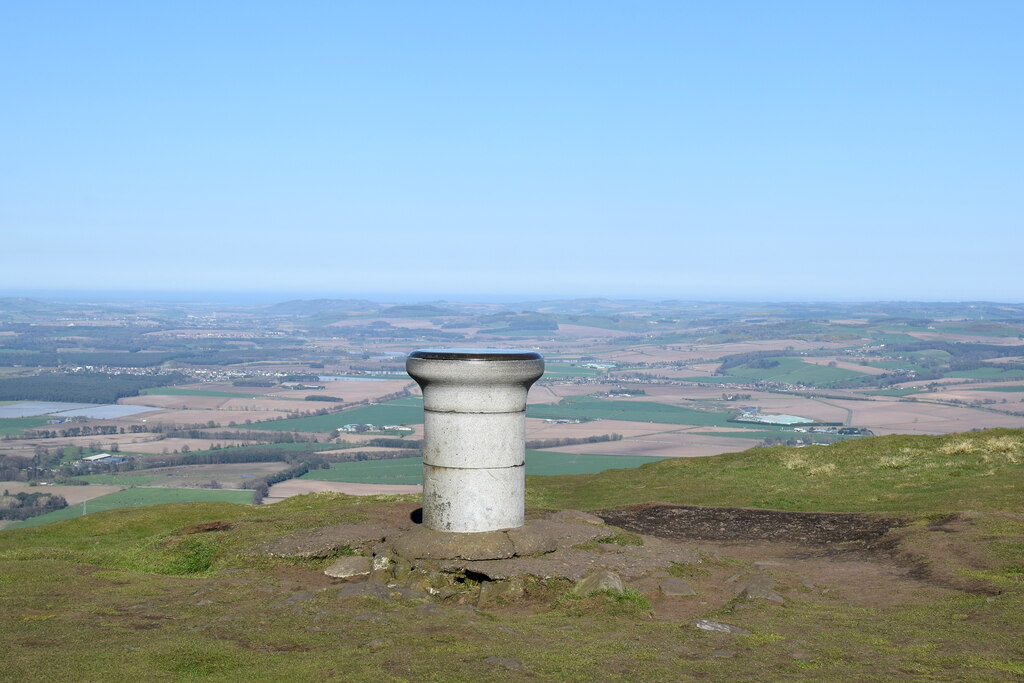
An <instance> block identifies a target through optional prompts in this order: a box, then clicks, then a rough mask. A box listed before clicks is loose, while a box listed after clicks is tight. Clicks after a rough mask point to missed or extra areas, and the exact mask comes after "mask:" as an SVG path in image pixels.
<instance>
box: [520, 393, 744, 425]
mask: <svg viewBox="0 0 1024 683" xmlns="http://www.w3.org/2000/svg"><path fill="white" fill-rule="evenodd" d="M734 415H735V414H734V413H712V412H710V411H706V410H694V409H692V408H683V407H681V406H673V405H668V404H667V403H655V402H653V401H629V400H625V401H615V400H605V399H600V398H594V397H592V396H580V397H578V398H571V399H566V402H565V403H563V404H557V405H551V404H542V405H541V404H538V405H532V406H528V407H527V409H526V416H527V417H537V418H545V419H591V420H626V421H627V422H657V423H660V424H674V425H700V426H703V427H735V426H736V425H735V424H733V423H731V422H729V418H731V417H734Z"/></svg>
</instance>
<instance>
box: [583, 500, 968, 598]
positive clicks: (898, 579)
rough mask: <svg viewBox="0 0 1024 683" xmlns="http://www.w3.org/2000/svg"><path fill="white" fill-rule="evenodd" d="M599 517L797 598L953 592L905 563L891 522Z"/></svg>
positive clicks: (751, 515)
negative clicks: (727, 560)
mask: <svg viewBox="0 0 1024 683" xmlns="http://www.w3.org/2000/svg"><path fill="white" fill-rule="evenodd" d="M597 514H599V515H600V516H601V517H602V518H603V519H604V520H605V521H606V522H607V523H609V524H614V525H615V526H619V527H621V528H623V529H626V530H628V531H632V532H634V533H642V534H647V535H651V536H656V537H658V538H665V539H672V540H677V541H683V542H689V543H695V544H697V547H698V548H700V550H702V551H703V552H705V553H708V554H710V555H712V556H717V555H720V556H728V557H732V558H736V559H739V560H744V561H746V562H749V563H752V564H753V566H754V567H756V568H757V569H758V570H760V571H763V572H767V573H769V574H770V575H771V576H772V578H773V579H774V580H776V581H777V582H778V584H779V586H780V587H782V588H788V589H789V592H790V593H791V594H793V593H795V594H798V595H799V596H800V597H801V599H809V600H828V599H834V598H836V597H838V598H841V599H842V600H844V601H846V602H848V603H850V604H853V605H858V606H861V607H882V606H887V605H896V604H904V603H908V602H927V601H931V600H935V599H938V598H941V597H945V596H948V595H951V594H953V592H954V590H956V588H955V587H952V586H949V585H948V583H946V582H945V581H944V580H941V579H936V578H935V577H931V576H929V575H927V573H925V572H922V571H921V567H920V565H919V563H918V562H917V561H916V560H909V561H908V556H907V555H906V554H905V553H903V552H902V550H901V549H900V548H899V547H898V542H895V541H894V537H897V538H898V534H899V533H900V532H901V527H902V525H903V523H904V522H903V521H902V520H899V519H895V518H886V517H879V516H870V515H850V514H833V513H800V512H782V511H776V510H751V509H743V508H706V507H699V506H681V505H665V504H659V503H647V504H643V505H635V506H631V507H628V508H621V509H617V510H605V511H601V512H598V513H597ZM728 581H729V580H728V579H727V580H726V582H728Z"/></svg>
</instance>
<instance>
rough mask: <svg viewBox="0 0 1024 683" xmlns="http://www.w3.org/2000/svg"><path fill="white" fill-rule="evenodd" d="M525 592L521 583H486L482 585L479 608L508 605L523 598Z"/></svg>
mask: <svg viewBox="0 0 1024 683" xmlns="http://www.w3.org/2000/svg"><path fill="white" fill-rule="evenodd" d="M524 593H525V590H524V588H523V584H522V583H521V582H519V581H515V580H512V581H485V582H484V583H482V584H481V585H480V597H479V598H478V600H477V607H480V608H485V607H491V606H494V605H507V604H509V603H512V602H515V601H516V600H519V599H520V598H522V597H523V594H524Z"/></svg>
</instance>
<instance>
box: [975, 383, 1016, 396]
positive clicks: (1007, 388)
mask: <svg viewBox="0 0 1024 683" xmlns="http://www.w3.org/2000/svg"><path fill="white" fill-rule="evenodd" d="M978 391H1005V392H1007V393H1014V394H1017V393H1021V392H1024V384H1018V385H1016V386H1012V387H985V388H984V389H978Z"/></svg>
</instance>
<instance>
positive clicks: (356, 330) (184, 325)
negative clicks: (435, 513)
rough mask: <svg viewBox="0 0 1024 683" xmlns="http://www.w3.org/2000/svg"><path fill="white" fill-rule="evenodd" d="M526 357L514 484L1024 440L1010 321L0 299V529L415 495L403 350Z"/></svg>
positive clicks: (613, 307) (1019, 347)
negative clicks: (888, 442) (532, 378)
mask: <svg viewBox="0 0 1024 683" xmlns="http://www.w3.org/2000/svg"><path fill="white" fill-rule="evenodd" d="M434 347H441V348H449V347H474V348H480V347H499V348H519V349H528V350H532V351H537V352H539V353H541V354H542V355H543V357H544V358H545V362H546V370H545V374H544V376H543V377H542V378H541V380H540V381H539V382H538V383H537V384H536V385H534V387H533V388H532V390H531V392H530V394H529V406H528V411H527V420H526V440H527V448H528V452H527V474H528V475H538V476H544V475H552V474H573V473H593V472H600V471H604V470H608V469H618V468H634V467H639V466H642V465H644V464H647V463H651V462H655V461H657V460H660V459H663V458H692V457H704V456H712V455H717V454H722V453H732V452H741V451H746V450H748V449H750V448H756V447H759V446H770V445H790V446H797V447H809V448H827V447H828V446H829V444H832V443H835V442H837V441H842V440H849V439H857V438H862V437H865V436H875V435H878V436H881V435H887V434H916V435H925V434H947V433H953V432H967V431H972V430H980V429H989V428H995V427H1013V428H1021V427H1024V308H1021V307H1019V306H1012V305H1004V304H988V303H973V304H909V303H908V304H899V303H864V304H835V303H833V304H809V303H798V304H770V303H753V304H739V303H708V302H684V301H662V302H647V301H621V300H602V299H594V300H564V301H540V302H522V303H515V304H497V303H466V302H443V301H437V302H430V303H415V304H409V303H393V304H387V303H378V302H372V301H364V300H346V299H326V300H296V301H288V302H281V303H274V304H264V305H249V306H240V305H224V304H192V305H185V304H147V305H139V304H126V303H107V304H104V303H88V304H86V303H78V302H59V301H37V300H28V299H4V300H0V435H2V439H3V440H2V441H0V489H3V490H4V491H5V493H4V495H3V497H2V498H0V506H2V507H0V513H3V514H4V515H5V516H4V517H0V524H4V525H7V526H11V527H20V526H25V525H34V524H40V523H45V522H47V521H50V520H56V519H63V518H67V517H72V516H80V515H83V514H88V513H91V512H96V511H100V510H104V509H111V508H116V507H123V506H137V505H146V504H150V503H158V502H173V501H193V500H227V501H231V502H244V503H252V502H260V503H264V504H266V503H272V502H275V501H278V500H284V499H286V498H288V497H290V496H293V495H297V494H301V493H306V492H312V491H339V492H346V493H357V494H362V493H407V492H416V491H418V490H419V485H420V483H421V465H420V452H419V448H420V446H421V443H422V438H423V425H422V423H423V415H422V400H421V398H420V395H419V390H418V388H417V386H416V384H415V383H414V382H413V381H412V380H411V379H410V378H409V376H408V375H407V374H406V373H405V358H406V356H407V355H408V353H409V352H411V351H413V350H415V349H418V348H434Z"/></svg>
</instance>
